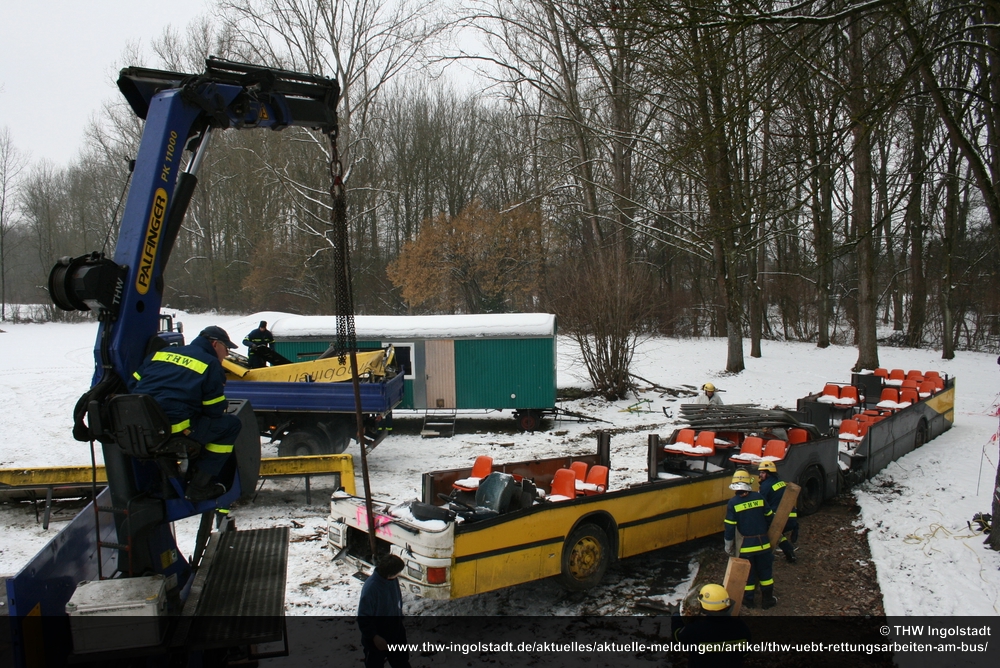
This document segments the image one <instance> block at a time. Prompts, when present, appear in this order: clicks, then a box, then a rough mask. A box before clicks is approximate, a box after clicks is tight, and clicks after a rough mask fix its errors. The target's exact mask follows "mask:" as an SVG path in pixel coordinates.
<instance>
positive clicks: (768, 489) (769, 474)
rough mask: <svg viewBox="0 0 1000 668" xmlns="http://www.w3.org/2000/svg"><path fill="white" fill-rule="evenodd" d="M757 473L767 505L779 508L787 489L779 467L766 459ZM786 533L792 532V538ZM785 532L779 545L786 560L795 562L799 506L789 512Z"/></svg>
mask: <svg viewBox="0 0 1000 668" xmlns="http://www.w3.org/2000/svg"><path fill="white" fill-rule="evenodd" d="M757 475H758V476H759V477H760V495H761V496H763V497H764V500H765V501H767V505H769V506H771V508H773V509H774V510H777V509H778V505H779V504H780V503H781V498H782V497H783V496H784V495H785V490H786V489H787V487H786V485H785V482H784V481H783V480H782V479H781V478H779V477H778V467H777V466H775V465H774V462H772V461H771V460H769V459H766V460H764V461H762V462H761V463H760V465H759V466H758V467H757ZM785 533H790V534H791V540H789V536H786V535H785ZM785 533H782V534H781V539H780V540H779V541H778V547H779V548H781V551H782V552H784V553H785V560H787V561H788V562H789V563H792V564H794V563H795V562H796V561H797V559H796V558H795V550H797V549H798V548H797V547H796V543H798V542H799V512H798V509H797V508H792V510H791V512H789V513H788V521H787V522H785Z"/></svg>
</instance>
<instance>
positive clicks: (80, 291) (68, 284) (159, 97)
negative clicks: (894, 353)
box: [49, 58, 340, 385]
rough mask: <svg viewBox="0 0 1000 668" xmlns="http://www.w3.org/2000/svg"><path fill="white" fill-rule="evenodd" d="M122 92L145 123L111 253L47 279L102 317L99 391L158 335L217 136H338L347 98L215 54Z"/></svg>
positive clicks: (73, 302) (79, 261)
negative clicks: (263, 131) (297, 131)
mask: <svg viewBox="0 0 1000 668" xmlns="http://www.w3.org/2000/svg"><path fill="white" fill-rule="evenodd" d="M118 87H119V89H120V90H121V92H122V94H123V95H124V96H125V98H126V100H128V102H129V104H130V105H131V107H132V109H133V111H134V112H135V113H136V114H137V115H138V116H139V117H140V118H144V119H145V121H146V123H145V127H144V129H143V133H142V139H141V141H140V144H139V151H138V154H137V155H136V160H135V168H134V172H133V175H132V185H131V187H130V188H129V195H128V199H127V200H126V203H125V209H124V213H123V214H122V222H121V227H120V230H119V233H118V242H117V245H116V247H115V252H114V256H113V258H112V259H110V260H109V259H106V258H104V257H103V255H101V254H98V253H91V254H90V255H85V256H80V257H78V258H74V259H70V258H64V259H63V260H61V261H60V263H59V264H57V265H56V267H55V268H54V269H53V271H52V274H51V275H50V277H49V288H50V293H51V294H52V297H53V301H55V303H56V305H57V306H59V307H60V308H63V309H65V310H97V311H98V312H99V319H100V321H101V325H100V328H99V331H98V337H97V342H96V345H95V348H94V357H95V363H96V366H95V373H94V379H93V384H94V385H96V384H97V383H98V382H100V381H101V380H102V378H103V377H104V375H105V374H104V371H105V370H106V369H110V368H113V369H114V370H115V371H116V372H117V374H118V376H119V377H121V378H127V377H128V376H129V375H130V374H131V373H132V372H134V371H135V370H136V369H137V368H138V367H139V365H140V364H141V362H142V360H143V358H144V357H145V354H146V346H147V342H148V341H149V340H150V338H151V337H153V336H155V335H156V332H157V329H158V325H159V312H160V306H161V303H162V300H163V289H164V284H163V272H164V269H165V268H166V265H167V260H168V259H169V256H170V251H171V249H172V247H173V243H174V240H175V239H176V237H177V233H178V231H179V229H180V225H181V222H182V220H183V217H184V212H185V211H186V209H187V204H188V202H189V201H190V197H191V194H192V193H193V191H194V187H195V185H196V183H197V177H196V174H197V169H198V167H199V165H200V163H201V158H202V157H203V155H204V151H205V149H206V147H207V145H208V138H209V136H210V133H211V132H212V131H213V130H215V129H227V128H235V129H242V128H270V129H272V130H281V129H283V128H286V127H289V126H299V127H308V128H313V129H316V130H319V131H322V132H324V133H327V134H333V133H335V132H336V129H337V112H336V105H337V100H338V98H339V96H340V88H339V86H338V85H337V83H336V81H333V80H331V79H327V78H325V77H319V76H314V75H310V74H303V73H298V72H288V71H285V70H278V69H272V68H266V67H257V66H253V65H245V64H241V63H231V62H228V61H223V60H219V59H215V58H210V59H209V60H207V61H206V64H205V71H204V72H203V73H201V74H197V75H189V74H181V73H177V72H167V71H161V70H151V69H145V68H135V67H130V68H126V69H123V70H122V71H121V73H120V76H119V79H118ZM186 152H190V154H191V156H190V159H189V160H187V161H186V162H185V160H184V154H185V153H186Z"/></svg>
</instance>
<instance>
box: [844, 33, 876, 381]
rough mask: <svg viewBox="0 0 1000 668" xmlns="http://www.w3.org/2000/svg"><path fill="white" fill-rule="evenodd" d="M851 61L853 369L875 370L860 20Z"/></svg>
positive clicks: (869, 160)
mask: <svg viewBox="0 0 1000 668" xmlns="http://www.w3.org/2000/svg"><path fill="white" fill-rule="evenodd" d="M850 38H851V46H850V60H849V65H848V66H849V68H850V71H851V81H852V89H851V91H850V94H849V95H848V105H849V106H850V111H851V117H852V118H853V119H854V124H853V125H852V127H851V134H852V135H853V137H854V146H853V156H852V157H853V160H854V193H853V199H852V206H853V211H852V212H851V215H852V219H853V220H852V222H853V226H854V229H855V231H856V234H857V246H856V248H857V255H858V329H857V332H858V361H857V362H855V364H854V370H855V371H860V370H862V369H875V368H877V367H878V365H879V362H878V338H877V333H876V313H875V306H876V295H877V291H876V289H875V252H874V249H873V248H872V152H871V144H872V141H871V127H870V126H869V124H868V123H867V122H866V121H865V117H866V116H867V114H868V109H867V108H866V96H865V86H864V58H863V55H864V50H863V48H862V41H861V40H862V38H861V19H860V18H855V19H854V20H853V21H852V23H851V26H850Z"/></svg>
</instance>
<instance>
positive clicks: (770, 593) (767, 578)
mask: <svg viewBox="0 0 1000 668" xmlns="http://www.w3.org/2000/svg"><path fill="white" fill-rule="evenodd" d="M752 483H753V477H752V476H751V475H750V474H749V473H748V472H747V471H744V470H743V469H740V470H738V471H737V472H736V473H735V474H733V481H732V483H731V484H730V485H729V489H732V490H734V491H735V492H736V496H734V497H733V498H732V499H730V500H729V504H728V505H727V506H726V519H725V520H723V522H724V523H725V529H726V532H725V541H726V542H725V549H726V553H727V554H730V555H733V556H736V555H734V554H733V549H734V541H735V539H736V531H737V530H739V532H740V535H742V536H743V543H742V545H740V549H739V556H740V558H742V559H746V560H747V561H749V562H750V577H749V578H748V579H747V584H746V590H745V591H744V594H743V605H744V607H747V608H752V607H754V593H755V591H756V589H757V585H760V591H761V594H762V595H763V598H764V600H763V602H762V607H763V608H764V609H765V610H767V609H768V608H773V607H774V605H775V604H776V603H777V602H778V599H776V598H775V597H774V577H773V568H774V553H773V552H771V542H770V541H769V540H768V538H767V530H768V527H770V526H771V517H773V516H774V511H773V510H771V507H770V506H769V505H767V501H765V500H764V497H763V496H761V495H760V494H759V493H758V492H755V491H753V487H752Z"/></svg>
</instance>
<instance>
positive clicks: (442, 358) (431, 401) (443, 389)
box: [424, 339, 456, 408]
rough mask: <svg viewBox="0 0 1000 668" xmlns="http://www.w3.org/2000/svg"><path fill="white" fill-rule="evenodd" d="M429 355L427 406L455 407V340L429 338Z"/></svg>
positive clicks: (427, 350) (426, 370)
mask: <svg viewBox="0 0 1000 668" xmlns="http://www.w3.org/2000/svg"><path fill="white" fill-rule="evenodd" d="M424 350H425V354H426V357H427V360H426V364H425V367H424V368H425V374H426V380H427V408H455V407H456V403H455V341H454V340H452V339H436V340H435V339H429V340H428V341H427V343H426V345H425V348H424Z"/></svg>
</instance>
